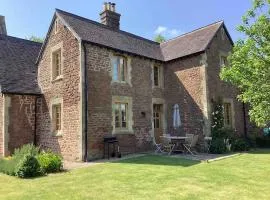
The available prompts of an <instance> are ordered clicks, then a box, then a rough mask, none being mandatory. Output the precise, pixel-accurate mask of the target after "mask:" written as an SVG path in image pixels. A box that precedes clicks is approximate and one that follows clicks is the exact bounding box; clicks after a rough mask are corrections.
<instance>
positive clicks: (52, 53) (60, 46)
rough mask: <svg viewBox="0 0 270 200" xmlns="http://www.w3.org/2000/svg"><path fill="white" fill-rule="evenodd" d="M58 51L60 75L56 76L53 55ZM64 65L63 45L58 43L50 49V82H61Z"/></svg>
mask: <svg viewBox="0 0 270 200" xmlns="http://www.w3.org/2000/svg"><path fill="white" fill-rule="evenodd" d="M58 51H60V65H61V66H60V67H61V74H60V75H58V76H56V75H55V73H56V72H55V61H54V55H55V53H57V52H58ZM63 64H64V57H63V43H62V42H61V43H59V44H58V45H56V46H54V47H52V48H51V81H52V82H53V81H57V80H61V79H62V78H63V66H64V65H63Z"/></svg>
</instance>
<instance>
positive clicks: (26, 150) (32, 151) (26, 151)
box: [13, 144, 39, 159]
mask: <svg viewBox="0 0 270 200" xmlns="http://www.w3.org/2000/svg"><path fill="white" fill-rule="evenodd" d="M38 153H39V147H36V146H35V145H33V144H26V145H23V146H22V147H21V148H19V149H15V151H14V154H13V157H14V158H15V159H22V158H23V157H24V156H25V155H31V156H37V155H38Z"/></svg>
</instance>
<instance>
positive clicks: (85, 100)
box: [82, 41, 88, 162]
mask: <svg viewBox="0 0 270 200" xmlns="http://www.w3.org/2000/svg"><path fill="white" fill-rule="evenodd" d="M82 46H83V51H84V66H83V67H84V69H83V70H84V72H83V73H84V79H85V80H84V97H83V98H84V161H85V162H87V161H88V160H87V158H88V135H87V132H88V81H87V80H88V79H87V66H86V58H87V56H86V52H87V51H86V46H85V44H84V43H83V41H82Z"/></svg>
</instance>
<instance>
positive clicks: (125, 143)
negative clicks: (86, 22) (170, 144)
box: [86, 44, 163, 159]
mask: <svg viewBox="0 0 270 200" xmlns="http://www.w3.org/2000/svg"><path fill="white" fill-rule="evenodd" d="M86 48H87V58H86V63H87V72H88V73H87V80H88V101H89V102H88V117H89V118H88V154H89V155H88V157H89V159H95V158H100V157H102V154H103V137H104V136H105V135H111V134H112V131H113V124H112V97H113V96H122V97H123V96H124V97H131V99H132V113H133V119H131V120H132V123H133V126H132V129H133V131H132V132H126V133H123V132H121V133H119V132H116V133H115V135H116V137H117V138H118V140H119V143H120V150H121V152H123V153H133V152H138V151H144V150H147V149H149V148H150V147H151V144H152V98H163V90H162V89H152V78H151V75H152V65H153V61H150V60H148V59H143V58H141V57H135V56H130V55H125V56H127V57H128V59H129V60H130V66H131V72H130V74H131V80H130V83H129V84H128V83H116V82H113V83H112V75H111V72H112V68H111V64H110V56H112V55H113V54H115V53H119V52H113V51H110V50H108V49H105V48H101V47H98V46H93V45H90V44H87V45H86ZM142 112H144V113H145V116H143V115H142Z"/></svg>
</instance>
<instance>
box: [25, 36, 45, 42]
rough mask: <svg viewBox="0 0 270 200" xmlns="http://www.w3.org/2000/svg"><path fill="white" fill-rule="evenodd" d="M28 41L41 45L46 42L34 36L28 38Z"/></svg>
mask: <svg viewBox="0 0 270 200" xmlns="http://www.w3.org/2000/svg"><path fill="white" fill-rule="evenodd" d="M26 39H27V40H31V41H33V42H39V43H43V42H44V38H41V37H37V36H34V35H32V36H31V37H29V38H28V37H26Z"/></svg>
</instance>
